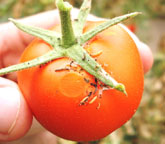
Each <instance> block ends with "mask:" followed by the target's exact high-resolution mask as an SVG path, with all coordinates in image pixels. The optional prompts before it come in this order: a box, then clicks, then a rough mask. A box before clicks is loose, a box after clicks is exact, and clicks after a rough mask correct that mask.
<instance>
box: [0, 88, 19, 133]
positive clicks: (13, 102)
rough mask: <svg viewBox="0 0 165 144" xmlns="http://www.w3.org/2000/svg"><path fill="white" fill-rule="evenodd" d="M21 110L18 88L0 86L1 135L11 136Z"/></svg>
mask: <svg viewBox="0 0 165 144" xmlns="http://www.w3.org/2000/svg"><path fill="white" fill-rule="evenodd" d="M19 108H20V93H19V91H18V89H17V88H16V87H12V86H11V87H10V86H1V85H0V135H7V134H9V133H10V132H11V131H12V130H13V128H14V126H15V124H16V120H17V117H18V114H19Z"/></svg>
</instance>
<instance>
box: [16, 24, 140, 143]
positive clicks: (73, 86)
mask: <svg viewBox="0 0 165 144" xmlns="http://www.w3.org/2000/svg"><path fill="white" fill-rule="evenodd" d="M100 23H101V22H88V23H87V24H86V26H85V28H84V32H85V31H88V30H89V29H91V28H93V27H94V26H96V25H98V24H100ZM55 29H56V30H57V31H58V29H59V26H56V27H55ZM84 48H85V49H86V50H87V51H88V52H89V53H90V54H91V55H92V56H93V57H95V59H96V60H97V62H98V63H100V64H101V65H102V67H103V68H104V69H105V70H106V71H107V72H108V73H109V74H110V75H111V76H112V77H113V78H115V79H116V80H117V81H118V82H120V83H123V84H124V85H125V87H126V91H127V93H128V95H127V96H126V95H124V94H123V93H121V92H119V91H117V90H114V89H108V90H106V89H105V86H103V84H102V83H100V82H98V81H97V80H96V79H95V78H94V77H93V76H91V75H90V74H88V73H87V72H85V71H84V70H82V69H81V67H79V66H78V65H77V64H76V63H75V62H73V61H72V60H71V59H69V58H59V59H56V60H53V61H51V62H49V63H47V64H45V65H42V66H37V67H33V68H30V69H26V70H22V71H20V72H18V83H19V86H20V88H21V91H22V92H23V95H24V96H25V98H26V100H27V102H28V104H29V106H30V108H31V110H32V112H33V114H34V116H35V117H36V119H37V120H38V121H39V122H40V123H41V124H42V125H43V126H44V127H45V128H46V129H48V130H49V131H51V132H52V133H54V134H55V135H57V136H60V137H62V138H65V139H69V140H74V141H92V140H98V139H101V138H103V137H105V136H107V135H108V134H110V133H111V132H113V131H114V130H116V129H117V128H119V127H120V126H122V125H123V124H124V123H125V122H127V121H128V120H129V119H130V118H131V117H132V115H133V114H134V113H135V111H136V110H137V107H138V105H139V103H140V100H141V96H142V92H143V70H142V64H141V61H140V56H139V53H138V50H137V48H136V45H135V43H134V41H133V40H132V38H131V37H130V36H129V35H128V33H127V32H126V31H125V30H124V29H123V28H121V27H120V26H119V25H115V26H113V27H111V28H109V29H107V30H105V31H103V32H101V33H100V34H98V35H97V36H96V37H94V38H93V39H92V40H90V42H88V43H87V44H86V45H85V46H84ZM51 49H52V47H51V46H49V45H48V44H46V43H45V42H44V41H42V40H39V39H36V40H34V41H33V42H32V43H31V44H30V45H29V46H28V47H27V49H26V50H25V51H24V53H23V55H22V57H21V62H24V61H28V60H31V59H33V58H36V57H38V56H40V55H43V54H45V53H46V52H48V51H50V50H51ZM86 97H88V99H87V100H88V101H87V100H85V99H86ZM85 101H86V102H85Z"/></svg>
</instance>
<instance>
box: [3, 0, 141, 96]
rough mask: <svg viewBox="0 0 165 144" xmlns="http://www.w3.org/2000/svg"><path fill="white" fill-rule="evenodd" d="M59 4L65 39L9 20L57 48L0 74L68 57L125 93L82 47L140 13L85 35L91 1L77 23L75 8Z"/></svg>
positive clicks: (109, 22)
mask: <svg viewBox="0 0 165 144" xmlns="http://www.w3.org/2000/svg"><path fill="white" fill-rule="evenodd" d="M56 5H57V8H58V10H59V14H60V18H61V31H62V36H61V35H60V34H59V33H57V32H54V31H50V30H44V29H41V28H37V27H34V26H28V25H25V24H22V23H20V22H18V21H16V20H14V19H10V21H12V22H13V23H14V24H15V25H16V26H17V27H18V28H19V29H21V30H22V31H24V32H26V33H28V34H31V35H33V36H36V37H38V38H41V39H43V40H44V41H45V42H47V43H49V44H50V45H51V46H53V47H54V49H53V50H51V51H50V52H48V53H46V54H45V55H43V56H40V57H38V58H35V59H33V60H31V61H28V62H24V63H20V64H17V65H13V66H9V67H7V68H3V69H0V75H4V74H7V73H10V72H14V71H19V70H22V69H27V68H30V67H34V66H36V65H41V64H44V63H47V62H49V61H51V60H54V59H57V58H60V57H69V58H71V59H73V60H74V61H76V62H77V63H78V64H79V65H80V66H81V67H82V68H83V69H84V70H86V71H87V72H88V73H90V74H91V75H93V76H94V77H95V78H97V79H98V80H100V81H102V82H103V83H104V84H106V85H107V86H110V87H111V88H114V89H116V90H118V91H121V92H123V93H124V94H126V90H125V86H124V85H123V84H120V83H118V82H117V81H116V80H115V79H113V78H112V77H111V76H110V75H109V74H108V73H107V72H106V71H105V70H104V69H103V68H102V66H101V65H100V64H98V63H97V62H96V61H95V60H94V59H93V58H92V57H91V56H90V55H89V54H88V53H87V52H86V51H85V50H84V48H83V46H82V45H83V44H85V43H86V42H87V41H88V40H90V39H91V38H93V37H94V36H96V35H97V34H98V33H100V32H101V31H103V30H105V29H107V28H109V27H110V26H112V25H115V24H117V23H120V22H121V21H123V20H126V19H128V18H131V17H134V16H136V15H138V14H140V13H139V12H134V13H130V14H127V15H124V16H120V17H116V18H114V19H111V20H107V21H105V22H104V23H102V24H100V25H98V26H96V27H95V28H93V29H91V30H89V31H88V32H86V33H84V34H83V33H82V31H83V27H84V24H85V22H86V18H87V16H88V14H89V11H90V8H91V0H84V2H83V4H82V6H81V8H80V11H79V15H78V18H77V19H76V20H75V21H74V22H72V21H71V16H70V11H71V9H72V6H71V5H70V4H69V3H67V2H63V0H56Z"/></svg>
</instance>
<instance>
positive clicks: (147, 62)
mask: <svg viewBox="0 0 165 144" xmlns="http://www.w3.org/2000/svg"><path fill="white" fill-rule="evenodd" d="M120 26H122V27H123V28H124V29H125V30H126V31H127V32H128V34H129V35H130V36H131V37H132V39H133V40H134V42H135V44H136V46H137V48H138V50H139V54H140V58H141V61H142V64H143V71H144V73H147V72H148V71H149V70H150V69H151V67H152V65H153V61H154V60H153V55H152V52H151V49H150V48H149V47H148V45H146V44H145V43H143V42H141V41H140V40H139V39H138V38H137V36H136V35H135V34H134V33H132V32H131V31H130V30H129V29H128V28H127V27H126V26H124V25H122V24H120Z"/></svg>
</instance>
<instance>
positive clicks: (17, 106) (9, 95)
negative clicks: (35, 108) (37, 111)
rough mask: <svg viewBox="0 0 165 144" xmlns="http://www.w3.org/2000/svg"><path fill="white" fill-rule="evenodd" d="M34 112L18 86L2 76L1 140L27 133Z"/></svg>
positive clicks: (0, 89) (11, 138)
mask: <svg viewBox="0 0 165 144" xmlns="http://www.w3.org/2000/svg"><path fill="white" fill-rule="evenodd" d="M31 123H32V114H31V112H30V110H29V108H28V106H27V104H26V102H25V100H24V98H23V96H22V94H21V93H20V91H19V88H18V86H17V85H16V84H15V83H14V82H12V81H10V80H7V79H4V78H0V141H11V140H15V139H18V138H20V137H22V136H24V135H25V134H26V132H27V131H28V130H29V128H30V126H31Z"/></svg>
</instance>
